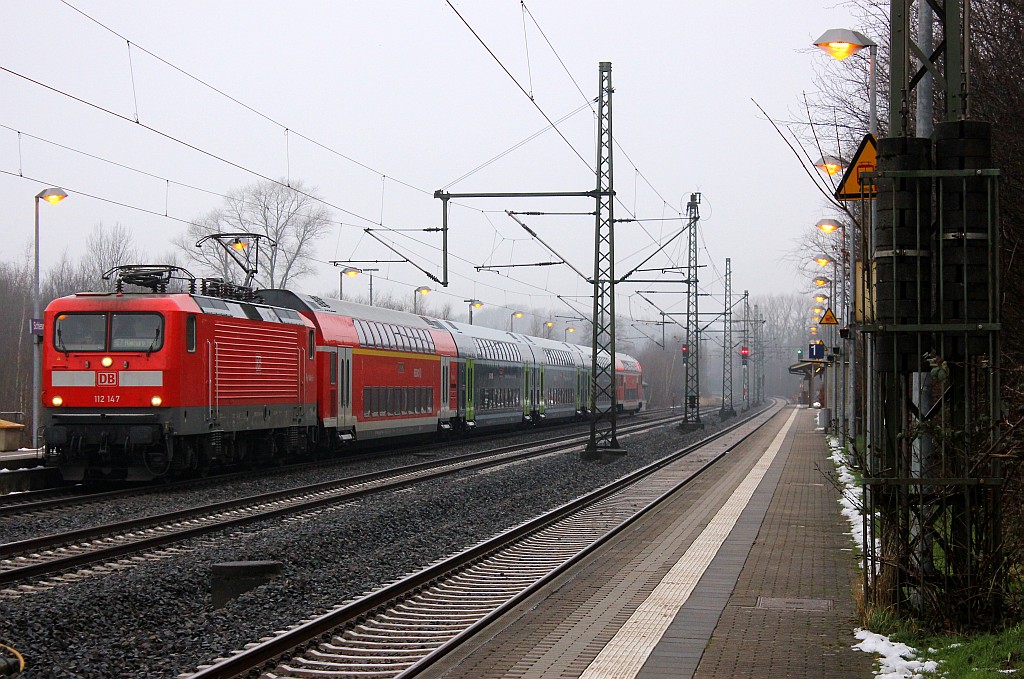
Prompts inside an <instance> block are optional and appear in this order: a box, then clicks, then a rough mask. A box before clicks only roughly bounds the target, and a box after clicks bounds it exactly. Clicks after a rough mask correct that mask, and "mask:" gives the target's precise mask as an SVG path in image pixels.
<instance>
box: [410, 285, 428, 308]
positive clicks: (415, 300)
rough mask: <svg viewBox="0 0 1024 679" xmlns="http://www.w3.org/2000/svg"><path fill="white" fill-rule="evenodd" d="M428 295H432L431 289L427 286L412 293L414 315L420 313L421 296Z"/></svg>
mask: <svg viewBox="0 0 1024 679" xmlns="http://www.w3.org/2000/svg"><path fill="white" fill-rule="evenodd" d="M428 293H430V288H428V287H427V286H425V285H421V286H420V287H418V288H416V289H415V290H414V291H413V293H412V312H413V313H414V314H418V313H419V307H420V295H426V294H428Z"/></svg>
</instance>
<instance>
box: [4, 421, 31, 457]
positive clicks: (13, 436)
mask: <svg viewBox="0 0 1024 679" xmlns="http://www.w3.org/2000/svg"><path fill="white" fill-rule="evenodd" d="M24 429H25V425H23V424H18V423H17V422H8V421H7V420H0V453H6V452H7V451H10V450H17V449H18V448H21V432H22V431H24Z"/></svg>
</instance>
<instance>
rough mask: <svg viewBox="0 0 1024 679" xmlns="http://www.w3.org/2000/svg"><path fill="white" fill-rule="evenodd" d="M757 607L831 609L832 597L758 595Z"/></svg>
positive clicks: (783, 609)
mask: <svg viewBox="0 0 1024 679" xmlns="http://www.w3.org/2000/svg"><path fill="white" fill-rule="evenodd" d="M757 607H758V608H766V609H770V610H782V611H831V610H832V599H777V598H774V597H770V596H759V597H757Z"/></svg>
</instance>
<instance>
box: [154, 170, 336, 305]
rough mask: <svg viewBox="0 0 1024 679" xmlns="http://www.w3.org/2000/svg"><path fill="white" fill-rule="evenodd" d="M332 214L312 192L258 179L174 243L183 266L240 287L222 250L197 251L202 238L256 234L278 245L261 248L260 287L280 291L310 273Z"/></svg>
mask: <svg viewBox="0 0 1024 679" xmlns="http://www.w3.org/2000/svg"><path fill="white" fill-rule="evenodd" d="M330 218H331V213H330V211H329V210H328V209H327V208H326V207H324V205H323V204H322V203H321V202H320V200H319V198H317V197H316V192H315V189H309V188H306V187H305V186H304V185H303V184H302V183H301V182H293V183H292V186H291V188H289V187H287V186H284V185H282V184H279V183H277V182H271V181H260V182H257V183H255V184H251V185H249V186H245V187H242V188H240V189H237V190H235V191H233V192H231V193H230V194H229V195H228V197H227V198H226V199H225V201H224V206H223V207H221V208H219V209H217V210H214V211H213V212H210V213H209V214H207V215H205V216H203V217H200V218H199V219H196V220H195V221H194V222H193V223H192V224H190V225H189V227H188V229H187V230H186V232H185V233H184V234H183V235H181V236H180V237H178V238H176V239H174V245H175V247H176V248H177V250H178V251H179V252H181V253H182V255H183V256H184V259H185V261H186V265H191V264H195V265H197V268H198V270H197V271H195V272H193V273H196V274H198V275H210V276H217V277H220V278H223V279H224V280H227V281H232V282H235V283H240V282H241V281H242V278H243V275H242V273H241V271H240V270H239V269H238V268H237V267H236V266H235V265H234V263H233V262H232V261H231V259H230V257H229V256H228V254H227V253H226V252H225V251H224V249H223V248H219V247H216V246H215V245H214V244H213V243H209V244H207V245H204V247H203V248H201V249H200V248H196V247H195V244H196V242H197V241H198V240H199V239H200V238H202V237H203V236H208V235H210V234H214V233H242V232H244V233H256V234H261V235H264V236H268V237H270V238H271V239H273V240H274V241H275V242H276V243H277V245H276V246H275V247H272V248H263V247H261V249H260V262H259V273H258V274H257V276H256V280H257V282H258V283H259V285H260V286H261V287H266V288H278V287H280V288H283V287H286V286H287V285H288V284H289V283H290V282H292V281H294V280H298V279H300V278H302V277H303V276H306V275H308V274H310V273H311V272H312V271H313V263H312V255H313V246H314V244H315V243H316V241H317V240H319V239H320V238H322V237H323V236H324V235H326V233H327V229H328V228H329V225H330Z"/></svg>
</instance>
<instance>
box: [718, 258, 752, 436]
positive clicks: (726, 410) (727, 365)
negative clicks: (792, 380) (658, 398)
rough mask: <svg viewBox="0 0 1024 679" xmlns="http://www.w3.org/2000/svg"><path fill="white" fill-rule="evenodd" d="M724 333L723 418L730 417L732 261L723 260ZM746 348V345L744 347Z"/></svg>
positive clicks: (729, 259) (732, 409)
mask: <svg viewBox="0 0 1024 679" xmlns="http://www.w3.org/2000/svg"><path fill="white" fill-rule="evenodd" d="M722 322H723V323H724V324H725V333H724V334H723V335H722V410H721V412H720V413H719V415H720V416H721V417H723V418H725V417H732V416H733V415H735V414H736V409H735V408H733V406H732V259H731V258H729V257H726V258H725V312H724V313H723V314H722ZM744 346H746V345H744Z"/></svg>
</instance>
